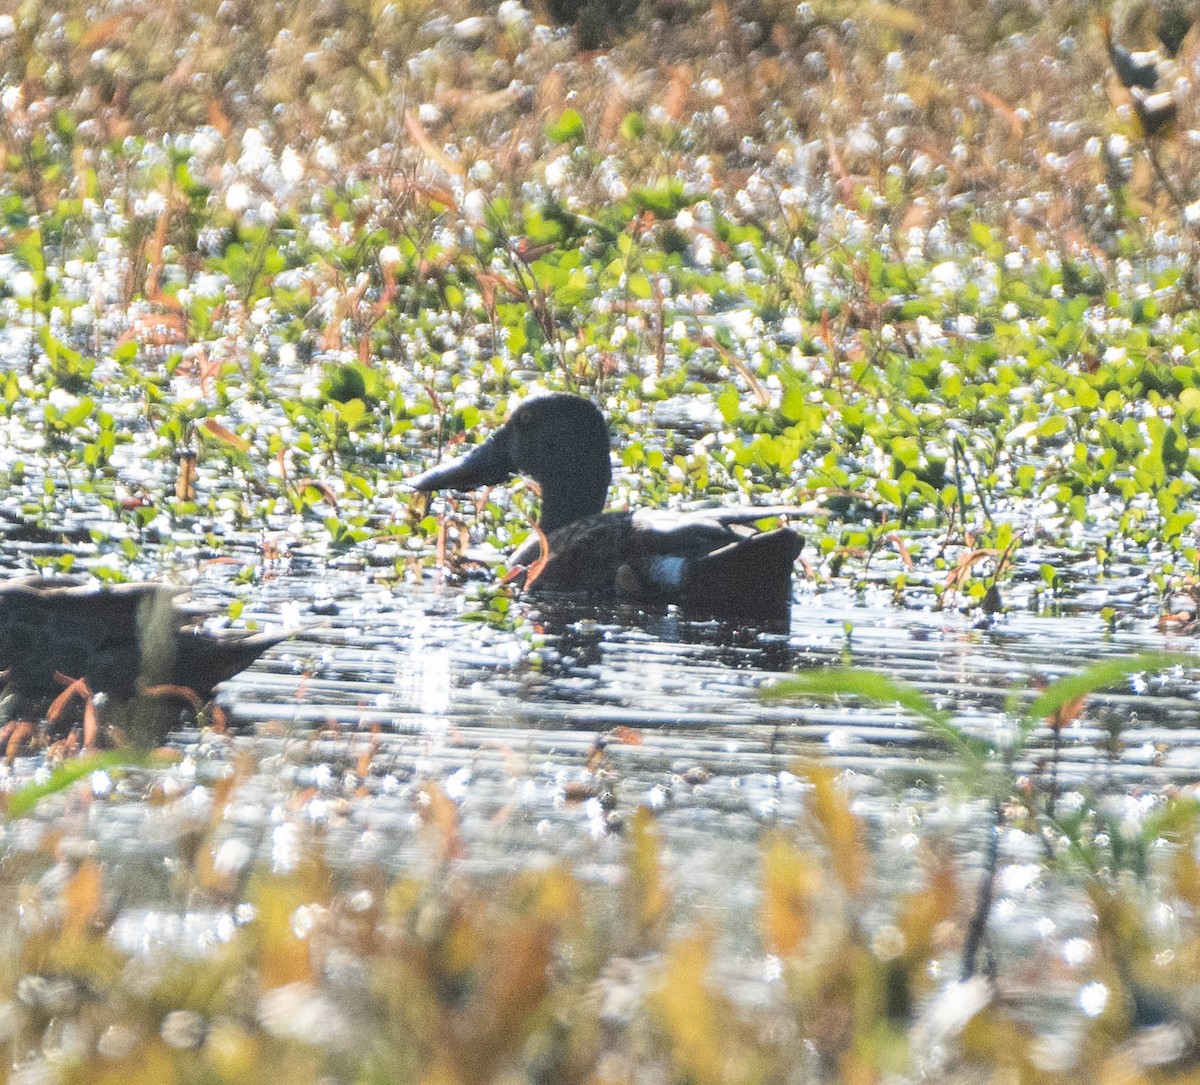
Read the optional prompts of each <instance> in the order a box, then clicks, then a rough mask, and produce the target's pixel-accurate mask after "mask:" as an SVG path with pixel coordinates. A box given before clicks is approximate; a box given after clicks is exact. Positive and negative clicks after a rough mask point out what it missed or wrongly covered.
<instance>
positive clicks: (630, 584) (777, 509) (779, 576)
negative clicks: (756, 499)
mask: <svg viewBox="0 0 1200 1085" xmlns="http://www.w3.org/2000/svg"><path fill="white" fill-rule="evenodd" d="M610 452H611V442H610V438H609V430H608V424H607V422H606V421H605V419H604V415H603V414H602V413H601V412H600V410H599V408H598V407H597V406H596V405H595V404H594V403H592V402H591V400H589V399H586V398H585V397H583V396H577V395H571V394H567V393H557V394H552V395H543V396H535V397H532V398H530V399H527V400H525V401H523V402H522V403H521V404H520V405H519V406H518V407H517V408H516V409H515V410H514V411H513V412H512V414H511V415H510V416H509V418H508V420H507V421H506V422H505V423H504V424H503V425H502V426H501V427H500V428H499V429H497V430H496V431H495V432H494V433H493V434H492V435H491V436H490V437H489V438H488V439H487V440H486V441H484V442H483V443H482V444H479V445H477V446H476V447H475V448H473V449H472V450H471V451H470V452H469V453H467V454H466V455H465V456H460V457H458V458H456V459H452V460H449V461H447V462H445V463H442V464H439V465H438V466H436V467H433V468H431V469H430V470H428V471H424V472H422V473H421V474H418V475H416V476H415V477H414V478H412V479H410V480H409V483H408V486H409V488H410V489H412V490H414V491H416V492H418V493H432V492H434V491H439V490H456V491H470V490H476V489H480V488H482V487H485V486H496V485H499V484H501V483H503V482H506V481H508V480H509V479H511V478H513V477H514V476H517V475H521V476H524V477H527V478H530V479H532V480H533V481H534V482H535V483H537V485H538V487H539V488H540V490H541V515H540V520H539V523H538V528H539V531H540V534H541V535H542V536H544V537H545V539H546V543H547V545H548V548H549V554H548V555H543V554H541V550H542V545H541V539H540V537H539V532H534V534H533V535H531V537H530V538H529V539H527V540H525V542H524V543H522V544H521V545H520V546H519V547H518V548H517V550H516V551H514V553H513V554H512V555H511V557H510V559H509V564H510V567H512V568H514V569H518V568H521V567H523V568H524V569H525V572H524V583H523V586H524V587H525V588H526V589H529V590H536V591H538V592H541V593H558V594H564V595H576V596H579V595H583V596H588V597H593V598H601V599H616V600H619V601H622V602H631V603H637V604H641V605H651V606H659V605H665V604H673V605H676V606H678V607H679V608H680V609H681V610H683V611H684V612H685V613H688V614H695V615H705V616H712V617H717V618H742V619H745V618H752V619H753V618H761V619H763V620H766V621H775V620H780V619H784V620H786V617H787V615H788V613H789V610H790V606H791V599H792V569H793V565H794V563H795V561H796V558H797V557H798V556H799V555H800V551H801V548H802V547H803V546H804V538H803V536H801V535H800V534H798V533H797V532H795V531H793V530H792V529H791V528H788V527H778V528H775V529H773V530H769V531H759V530H757V528H756V527H755V526H754V525H755V523H756V522H757V521H761V520H763V519H766V518H771V517H777V516H781V515H787V514H795V513H797V512H798V511H799V510H798V509H796V508H794V507H792V506H742V507H738V508H727V509H699V510H693V511H686V512H676V511H673V510H667V509H637V510H633V511H610V512H605V511H604V506H605V502H606V500H607V497H608V489H609V486H610V484H611V482H612V463H611V459H610ZM543 558H544V561H543V560H542V559H543ZM517 582H518V583H519V584H520V583H521V574H518V576H517Z"/></svg>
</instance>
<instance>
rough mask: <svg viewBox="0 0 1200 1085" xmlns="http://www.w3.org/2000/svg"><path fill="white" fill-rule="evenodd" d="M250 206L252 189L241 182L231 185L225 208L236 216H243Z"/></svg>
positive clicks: (226, 194) (226, 196)
mask: <svg viewBox="0 0 1200 1085" xmlns="http://www.w3.org/2000/svg"><path fill="white" fill-rule="evenodd" d="M249 206H250V189H249V188H247V187H246V185H244V184H243V183H242V182H241V181H235V182H234V183H233V184H231V185H230V186H229V188H228V190H227V191H226V193H225V207H226V209H227V210H229V211H232V212H233V213H234V214H235V215H239V214H241V213H242V212H243V211H245V210H246V208H247V207H249Z"/></svg>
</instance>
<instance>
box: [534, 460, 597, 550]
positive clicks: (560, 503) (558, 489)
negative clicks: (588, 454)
mask: <svg viewBox="0 0 1200 1085" xmlns="http://www.w3.org/2000/svg"><path fill="white" fill-rule="evenodd" d="M611 477H612V469H611V468H610V467H609V464H608V457H607V456H606V457H605V459H604V467H603V471H601V470H600V469H599V467H597V470H596V471H595V472H594V473H589V475H588V476H587V477H578V476H577V477H575V478H569V479H556V480H555V481H554V482H543V483H541V488H542V515H541V521H540V523H541V528H542V530H543V531H544V532H546V534H547V535H548V534H550V532H552V531H557V530H558V529H559V528H560V527H565V526H566V525H567V524H572V523H574V522H575V521H576V520H581V519H583V518H584V517H585V516H595V515H596V514H597V513H598V512H603V511H604V502H605V500H606V499H607V497H608V484H609V481H610V479H611Z"/></svg>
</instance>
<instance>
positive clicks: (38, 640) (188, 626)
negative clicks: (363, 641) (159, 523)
mask: <svg viewBox="0 0 1200 1085" xmlns="http://www.w3.org/2000/svg"><path fill="white" fill-rule="evenodd" d="M180 594H181V589H176V588H173V587H171V586H168V585H165V584H157V583H145V582H143V583H134V584H120V585H117V586H115V587H93V586H90V585H88V584H86V583H84V582H82V581H80V580H76V579H73V578H67V577H62V578H52V577H40V576H31V577H17V578H11V579H8V580H0V668H3V676H2V677H3V685H4V689H5V692H6V694H12V695H15V696H16V697H17V698H18V699H20V700H21V701H23V702H25V703H26V704H29V703H45V702H46V701H48V700H50V699H51V698H53V697H55V696H57V695H58V694H59V693H61V692H62V690H63V684H62V682H61V681H60V680H59V679H57V678H56V677H55V674H56V672H58V673H59V674H61V675H65V676H67V677H69V678H73V679H75V678H82V679H85V680H86V681H87V683H88V685H89V686H90V687H91V689H92V691H93V692H94V693H105V694H108V695H109V696H111V697H113V698H116V699H117V700H127V699H129V698H131V697H133V696H134V695H135V694H137V693H138V692H139V691H140V689H141V687H142V686H144V685H168V686H177V687H183V688H186V689H189V690H191V691H192V692H193V693H195V694H196V695H197V696H198V697H199V698H200V700H202V701H209V700H211V699H212V696H213V690H214V688H215V687H216V686H217V685H218V684H219V683H221V682H224V681H226V680H228V679H230V678H232V677H233V676H234V675H236V674H239V673H240V672H242V671H244V670H245V669H246V668H247V667H249V666H250V664H251V663H253V662H254V661H255V660H256V659H258V657H259V656H261V655H262V654H263V652H265V651H266V650H267V649H268V648H270V647H271V646H272V645H275V644H278V643H280V642H281V641H283V640H286V639H288V637H290V636H292V635H293V634H294V633H295V630H288V631H286V632H271V633H266V632H262V633H254V632H246V631H242V630H217V631H214V630H208V629H204V628H202V627H201V626H199V625H196V624H194V623H195V622H196V621H197V615H196V614H195V613H191V612H189V611H187V610H184V609H181V608H180V607H179V606H178V605H177V604H176V597H177V596H178V595H180Z"/></svg>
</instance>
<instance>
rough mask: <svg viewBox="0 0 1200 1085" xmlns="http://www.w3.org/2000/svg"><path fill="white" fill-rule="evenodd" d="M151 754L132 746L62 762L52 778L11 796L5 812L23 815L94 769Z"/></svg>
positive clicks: (139, 760)
mask: <svg viewBox="0 0 1200 1085" xmlns="http://www.w3.org/2000/svg"><path fill="white" fill-rule="evenodd" d="M148 762H149V758H148V757H145V756H140V755H139V754H137V753H136V752H135V751H133V750H109V751H107V752H105V753H95V754H89V755H87V756H85V757H77V758H75V759H73V760H71V761H66V762H64V763H63V764H61V765H59V766H58V767H57V768H55V769H54V771H53V772H51V773H50V779H48V780H46V781H44V782H42V783H33V784H26V785H25V786H24V787H19V788H17V789H16V791H14V792H12V794H10V795H9V796H8V801H7V803H6V804H5V805H6V812H7V814H8V817H9V819H10V820H11V819H13V818H19V817H24V816H25V815H26V814H28V813H30V812H31V811H32V810H33V808H34V807H35V806H37V804H38V803H39V802H41V801H42V799H44V798H46V796H47V795H54V794H57V793H58V792H59V791H62V790H64V789H65V788H68V787H70V786H71V785H72V784H74V783H76V782H77V781H79V780H82V779H83V778H84V777H85V776H89V775H91V774H92V773H93V772H100V771H102V770H103V769H110V768H118V767H121V766H126V765H129V766H132V765H142V764H147V763H148Z"/></svg>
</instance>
